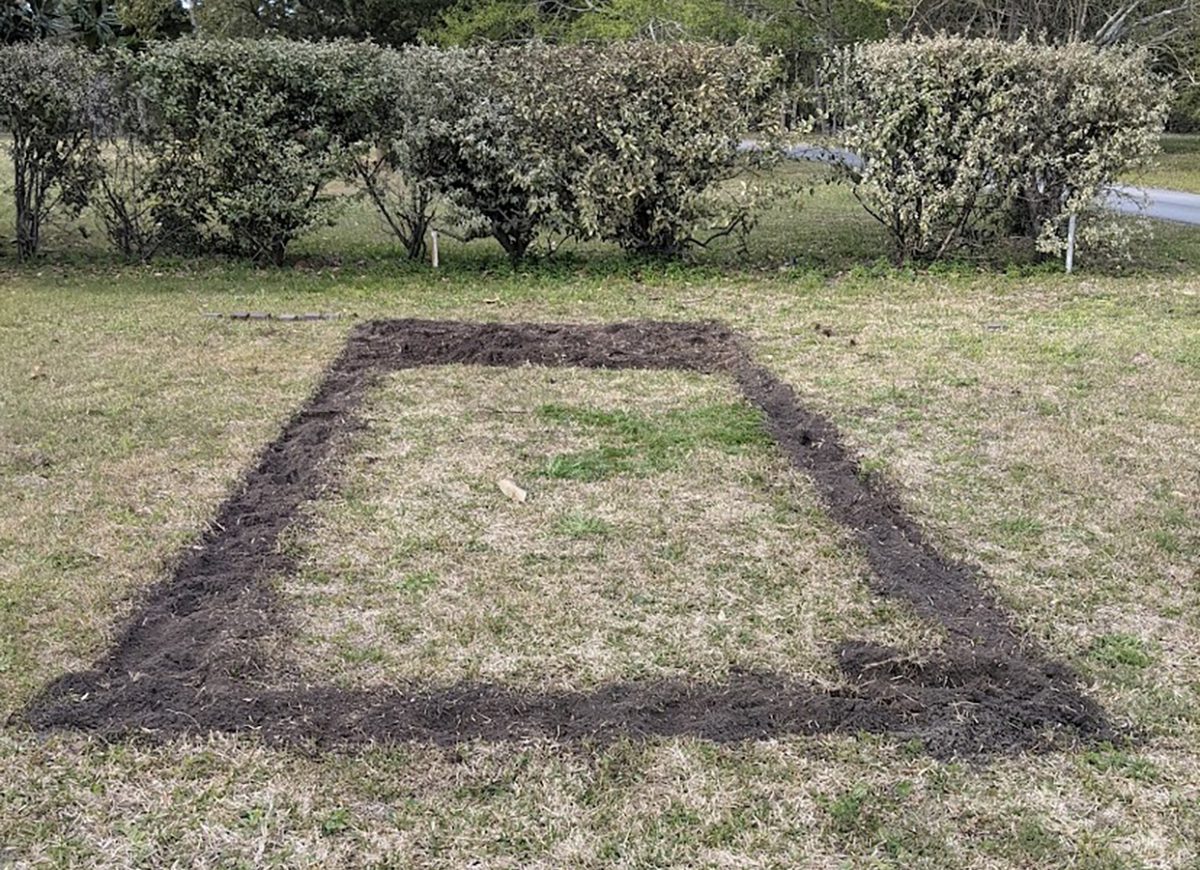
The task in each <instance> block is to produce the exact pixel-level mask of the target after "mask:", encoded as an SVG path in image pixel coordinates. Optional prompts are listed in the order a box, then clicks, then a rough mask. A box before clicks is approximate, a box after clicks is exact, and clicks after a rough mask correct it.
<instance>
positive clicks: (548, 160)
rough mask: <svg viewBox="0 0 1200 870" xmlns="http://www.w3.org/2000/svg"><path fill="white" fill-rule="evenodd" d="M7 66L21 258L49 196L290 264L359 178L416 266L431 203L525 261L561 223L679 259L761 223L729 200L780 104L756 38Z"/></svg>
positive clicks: (57, 50)
mask: <svg viewBox="0 0 1200 870" xmlns="http://www.w3.org/2000/svg"><path fill="white" fill-rule="evenodd" d="M0 69H3V70H4V73H3V74H2V75H0V123H2V124H3V125H4V126H5V127H7V128H8V129H9V130H11V131H12V132H13V135H14V140H13V142H14V144H13V157H14V161H15V164H16V166H17V190H18V199H17V206H18V208H17V212H18V226H17V250H18V253H19V255H21V256H28V255H31V254H33V253H34V252H36V250H37V248H38V243H39V237H40V228H41V225H42V224H43V222H44V221H45V219H46V218H47V216H48V215H49V214H50V213H51V211H52V210H53V209H54V208H56V207H69V208H71V209H78V208H80V207H82V206H83V205H84V204H85V203H89V202H90V203H91V205H92V206H93V207H94V208H95V210H96V212H97V213H98V214H99V215H100V217H101V218H102V219H103V221H104V224H105V226H106V228H107V231H108V235H109V238H110V239H111V240H112V242H113V244H114V245H115V246H116V247H117V248H118V249H120V250H121V251H122V252H123V253H124V254H125V255H127V256H129V257H131V258H137V259H145V258H147V257H149V256H151V255H152V254H153V253H154V252H155V251H157V250H160V249H161V248H163V247H171V248H175V249H182V250H213V249H218V250H228V251H232V252H235V253H238V254H241V255H246V256H249V257H252V258H255V259H258V260H266V261H272V262H277V263H278V262H282V260H283V258H284V255H285V252H286V249H287V246H288V244H289V243H290V242H291V241H292V240H293V239H295V238H296V237H297V236H298V235H300V234H301V233H303V232H304V231H305V230H307V229H308V228H310V227H312V226H313V225H314V224H316V223H317V222H319V221H321V220H322V219H323V218H325V217H326V216H327V212H328V209H329V208H330V206H331V202H330V198H329V197H328V196H327V195H326V191H327V190H328V187H329V184H330V182H333V181H336V180H338V179H343V178H349V179H353V180H354V181H355V182H357V183H358V184H359V185H361V187H362V188H363V189H364V190H365V191H366V193H367V194H368V195H369V196H370V198H371V199H372V201H373V202H374V203H375V204H376V205H377V206H378V208H379V209H380V212H381V214H382V215H383V216H384V218H385V220H386V221H387V224H388V226H389V227H391V228H392V229H393V230H394V231H395V233H396V235H397V236H398V237H399V238H400V239H401V240H402V241H403V243H404V244H405V247H406V248H407V249H408V251H409V253H410V255H412V256H414V257H416V256H420V254H421V250H422V247H423V245H424V239H425V236H426V232H425V231H426V229H427V228H428V226H429V224H430V221H431V220H432V219H433V211H432V210H433V207H434V203H435V202H436V203H439V204H441V205H442V207H443V208H444V209H446V210H447V212H448V213H447V214H446V215H445V219H446V225H447V226H448V228H449V229H450V231H451V232H452V233H456V234H459V235H463V236H465V237H477V236H483V235H490V236H493V237H495V238H496V239H497V240H498V241H499V242H500V244H501V245H503V247H504V249H505V251H507V252H508V254H509V255H510V256H511V257H512V258H513V259H514V260H516V259H520V258H521V257H523V256H524V255H525V254H526V252H527V250H528V249H529V247H530V245H531V244H532V243H533V241H534V240H535V238H536V237H538V236H539V234H542V233H545V232H548V231H552V232H554V233H556V234H558V235H559V236H567V235H569V236H574V237H579V238H602V239H608V240H612V241H615V242H618V243H619V244H621V245H622V246H624V247H626V248H630V249H634V250H638V251H643V252H649V253H661V254H672V253H675V252H677V251H679V250H680V249H681V248H682V247H683V246H685V245H687V244H689V243H691V242H693V241H703V239H702V238H698V237H697V235H696V233H698V232H700V231H701V230H702V229H703V228H707V227H716V228H717V231H721V230H732V229H734V228H739V227H744V226H746V225H747V223H748V213H747V211H746V210H745V208H744V206H743V204H740V203H737V202H726V203H722V202H721V201H720V198H719V197H717V196H714V195H713V194H714V192H715V190H716V188H717V187H718V185H719V183H720V182H721V181H723V180H726V179H728V178H730V177H732V176H733V175H735V174H737V173H738V172H740V171H741V170H742V169H743V168H744V167H745V165H746V162H747V161H746V159H745V156H744V155H741V156H739V154H738V151H737V147H736V146H737V144H738V142H739V141H740V140H741V139H742V138H743V137H744V136H746V135H769V134H770V130H769V129H768V128H769V127H770V124H771V119H773V118H777V117H778V114H779V113H778V109H777V106H778V99H779V97H780V85H779V78H778V76H777V71H776V67H775V64H774V63H773V62H772V61H770V60H768V59H766V58H764V57H762V56H761V55H760V54H759V53H758V52H757V51H756V50H755V49H753V48H751V47H749V46H734V47H721V46H709V45H699V44H674V45H655V44H650V43H632V44H623V45H616V46H612V47H608V48H604V49H599V48H592V47H575V48H550V47H547V46H543V45H529V46H524V47H521V48H502V49H493V50H445V51H443V50H436V49H430V48H412V49H408V50H404V51H394V50H390V49H384V48H380V47H378V46H375V45H371V44H363V43H352V42H331V43H319V44H318V43H306V42H286V41H282V40H279V41H271V40H268V41H240V40H229V41H224V40H222V41H201V40H179V41H176V42H171V43H163V44H158V45H155V46H152V47H151V48H150V49H149V50H148V51H145V52H142V53H139V54H136V55H135V54H129V53H116V54H112V55H109V56H106V57H104V58H95V57H92V56H89V55H86V54H83V53H79V52H75V51H73V50H71V49H68V48H62V47H48V46H45V45H36V46H29V45H26V46H13V47H7V48H4V49H3V50H0ZM26 82H35V83H37V86H36V87H35V88H33V89H30V88H27V87H26V84H25V83H26ZM30 173H32V174H30Z"/></svg>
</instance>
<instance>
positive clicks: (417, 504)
mask: <svg viewBox="0 0 1200 870" xmlns="http://www.w3.org/2000/svg"><path fill="white" fill-rule="evenodd" d="M545 406H554V407H560V408H567V409H581V410H584V411H586V412H599V413H600V414H611V413H614V412H616V413H617V414H630V415H634V416H636V417H637V418H638V419H639V421H641V420H644V421H645V422H646V423H647V424H648V425H650V426H653V425H656V424H657V425H669V424H668V423H666V422H665V421H666V420H667V419H668V418H669V415H671V414H672V413H675V414H679V413H684V414H686V413H687V412H689V411H690V410H692V409H696V408H714V407H715V408H725V407H733V408H737V407H744V406H742V405H741V400H740V398H739V397H738V396H737V395H736V393H735V392H734V390H733V388H732V386H731V385H730V384H729V383H727V382H725V381H724V380H723V379H717V378H706V377H704V376H700V375H683V374H663V373H647V372H580V371H570V370H563V371H558V370H546V369H537V368H526V369H517V370H507V371H487V370H484V371H480V370H477V369H471V368H439V369H434V370H428V371H425V370H421V371H412V372H407V373H403V374H401V375H399V376H397V377H394V378H392V379H390V380H389V382H388V384H387V386H386V388H384V389H382V390H381V391H380V393H379V395H378V396H377V397H376V400H375V401H373V402H372V403H371V410H370V413H369V426H370V430H369V433H368V434H366V435H365V436H360V437H359V438H356V439H355V441H356V443H355V446H354V448H353V452H352V455H351V457H350V459H349V461H348V463H347V464H348V466H349V467H348V468H347V469H346V472H345V473H346V475H347V477H346V479H345V481H344V483H343V485H342V487H341V492H340V493H339V494H337V495H334V496H331V497H329V498H327V499H325V500H323V501H322V502H321V503H320V504H319V505H318V506H317V507H316V517H314V518H313V527H312V528H306V529H304V530H303V531H301V532H300V533H299V534H297V535H296V539H297V540H296V546H297V547H299V549H300V550H301V551H302V552H303V553H304V556H303V560H302V563H301V569H300V571H299V572H298V573H297V574H296V575H295V576H294V577H291V578H287V579H285V580H284V581H283V585H284V588H285V590H286V594H287V599H288V604H289V610H290V612H291V613H292V619H293V620H294V626H295V627H296V628H297V629H298V637H297V639H296V645H297V647H298V649H297V651H296V652H297V653H298V654H299V656H300V658H301V660H302V661H303V663H304V664H305V665H307V670H308V673H307V674H306V677H305V679H306V680H308V681H310V682H311V681H321V680H319V679H318V676H319V675H323V676H324V677H325V678H326V679H328V677H329V676H330V675H331V670H332V675H333V676H335V677H336V678H337V679H338V681H339V682H345V683H347V684H350V685H356V686H363V685H368V684H371V683H379V682H384V683H386V682H403V681H413V682H422V681H434V682H441V683H453V682H456V681H479V680H482V681H488V682H498V683H500V684H503V685H511V686H514V687H519V688H525V689H531V690H535V691H547V690H554V689H588V688H592V687H594V686H595V685H597V684H600V683H603V682H609V681H626V680H632V679H640V678H660V677H699V678H702V679H706V680H713V681H716V680H720V679H722V678H724V677H726V676H727V674H728V672H729V670H730V669H731V668H743V669H763V670H771V671H775V672H783V673H791V674H797V675H799V676H803V677H805V678H808V679H813V680H818V681H826V682H836V681H837V673H836V668H835V667H834V664H833V659H832V656H831V651H832V647H833V646H834V645H835V644H836V643H838V642H840V641H842V640H845V639H846V638H848V637H870V638H873V639H876V640H878V641H880V642H883V643H890V644H895V645H898V646H900V647H902V648H905V649H909V650H914V651H924V650H928V649H931V648H933V647H934V646H935V644H936V641H937V634H936V632H935V631H934V629H933V628H932V627H931V626H926V625H924V624H923V623H921V622H919V621H918V620H916V619H915V618H906V617H907V614H904V613H902V612H898V610H897V608H895V607H893V606H890V605H885V604H883V603H882V602H879V601H876V600H874V599H873V597H872V596H871V595H870V594H869V593H868V592H867V590H866V588H865V587H864V585H863V583H862V582H861V581H862V578H863V577H864V576H865V575H866V573H867V571H868V569H867V567H866V565H865V562H864V560H863V558H862V556H861V555H860V554H859V553H858V552H857V551H856V550H855V548H854V547H853V546H852V545H850V544H849V543H848V542H847V541H846V540H845V537H846V536H845V534H844V533H843V532H841V531H840V530H838V529H837V528H836V527H834V526H833V525H832V524H831V523H830V521H829V520H828V519H826V518H825V517H824V516H823V514H822V512H821V510H820V507H819V505H818V504H817V502H816V499H815V496H814V494H813V493H812V492H811V490H810V487H809V485H808V483H807V481H806V480H805V479H804V478H803V476H802V475H800V474H799V473H797V472H795V471H794V470H792V469H791V468H790V466H789V464H788V463H787V461H786V460H785V459H784V458H783V457H782V455H780V454H779V453H778V452H777V450H776V449H775V448H774V447H773V446H772V445H770V444H769V443H768V442H766V441H765V438H764V439H763V440H762V442H761V443H757V444H753V445H749V446H747V447H739V448H736V449H725V448H724V447H723V446H722V445H721V444H719V443H705V444H699V445H688V446H687V448H686V452H681V455H679V456H678V457H677V458H676V457H672V458H671V461H670V463H669V464H670V466H672V467H668V468H664V469H662V470H658V469H653V470H646V471H641V472H638V471H634V472H632V473H615V474H612V475H611V476H607V477H605V478H604V479H601V480H586V479H585V480H574V479H556V478H554V477H548V476H547V474H546V468H547V466H548V464H549V463H551V462H552V461H553V460H554V458H555V457H556V456H562V455H571V454H579V455H582V456H584V457H585V458H587V457H591V456H593V455H597V454H596V451H601V452H602V451H604V450H606V449H608V450H613V451H617V450H622V449H624V448H622V446H621V443H620V440H619V438H617V437H616V436H615V435H614V433H612V432H611V431H609V430H607V429H606V428H605V427H600V428H599V429H598V430H597V429H593V428H591V427H588V426H586V425H579V424H578V423H572V422H571V421H563V422H557V421H552V420H548V419H547V418H546V415H545V414H539V409H542V408H544V407H545ZM744 413H746V414H747V415H750V414H751V413H752V412H750V410H749V409H748V408H746V409H745V411H744ZM630 449H632V450H633V455H632V456H629V457H622V460H623V461H627V462H630V463H638V462H640V461H644V460H645V459H646V456H645V455H644V454H645V452H646V451H645V448H630ZM585 470H586V469H585ZM504 477H512V478H514V479H516V480H517V481H518V482H520V484H521V485H522V486H523V487H525V488H526V489H527V490H528V491H529V492H530V498H529V500H528V501H527V502H526V503H524V504H517V503H514V502H511V501H510V500H509V499H507V498H506V497H505V496H504V495H503V494H502V493H501V492H500V490H499V489H498V488H497V486H496V483H497V481H498V480H500V479H501V478H504Z"/></svg>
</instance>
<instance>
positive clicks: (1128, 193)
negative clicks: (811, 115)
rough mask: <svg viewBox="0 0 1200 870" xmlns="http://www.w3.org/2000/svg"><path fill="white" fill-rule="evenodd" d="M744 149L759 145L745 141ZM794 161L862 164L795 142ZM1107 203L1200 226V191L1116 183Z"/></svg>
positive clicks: (847, 153)
mask: <svg viewBox="0 0 1200 870" xmlns="http://www.w3.org/2000/svg"><path fill="white" fill-rule="evenodd" d="M741 147H742V148H743V149H744V150H753V149H754V148H756V147H757V145H756V144H755V143H753V142H748V141H747V142H743V143H742V145H741ZM784 153H785V154H786V155H787V156H788V158H789V159H791V160H810V161H813V162H815V163H828V164H831V165H833V164H838V163H841V164H844V165H846V166H848V167H850V168H851V169H857V168H858V167H860V166H862V159H861V158H860V157H859V156H858V155H857V154H854V153H852V152H850V151H846V150H845V149H844V148H825V147H822V146H819V145H793V146H791V147H789V148H787V149H785V150H784ZM1103 196H1104V205H1105V207H1106V208H1110V209H1112V210H1113V211H1117V212H1121V213H1122V214H1134V215H1138V214H1140V215H1144V216H1145V217H1150V218H1155V219H1156V220H1163V221H1173V222H1175V223H1180V224H1191V225H1192V226H1200V194H1196V193H1185V192H1184V191H1181V190H1163V189H1162V188H1158V187H1134V186H1132V185H1128V184H1114V185H1111V186H1110V187H1108V188H1106V189H1105V191H1104V194H1103Z"/></svg>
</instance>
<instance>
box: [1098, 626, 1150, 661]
mask: <svg viewBox="0 0 1200 870" xmlns="http://www.w3.org/2000/svg"><path fill="white" fill-rule="evenodd" d="M1088 656H1089V657H1090V658H1091V659H1092V660H1093V661H1097V662H1099V663H1100V664H1102V665H1108V666H1110V667H1121V668H1136V669H1138V670H1141V669H1143V668H1148V667H1150V665H1152V664H1154V657H1153V656H1152V655H1151V654H1150V649H1149V647H1148V646H1147V644H1146V642H1145V641H1144V640H1142V639H1141V638H1139V637H1134V636H1133V635H1129V634H1105V635H1101V636H1100V637H1098V638H1096V639H1095V640H1094V641H1092V645H1091V647H1090V648H1089V649H1088Z"/></svg>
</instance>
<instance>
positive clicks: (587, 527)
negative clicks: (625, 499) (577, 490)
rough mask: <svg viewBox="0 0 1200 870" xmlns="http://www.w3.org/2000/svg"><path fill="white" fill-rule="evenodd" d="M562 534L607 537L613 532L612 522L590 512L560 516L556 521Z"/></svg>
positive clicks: (570, 536) (573, 536) (578, 536)
mask: <svg viewBox="0 0 1200 870" xmlns="http://www.w3.org/2000/svg"><path fill="white" fill-rule="evenodd" d="M556 529H557V531H558V533H559V534H560V535H562V536H563V537H566V538H575V539H578V538H607V537H608V536H609V535H611V534H612V533H613V526H612V523H609V522H607V521H605V520H602V519H600V518H599V517H594V516H591V515H589V514H581V513H573V514H567V515H566V516H563V517H560V518H559V520H558V522H557V523H556Z"/></svg>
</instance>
